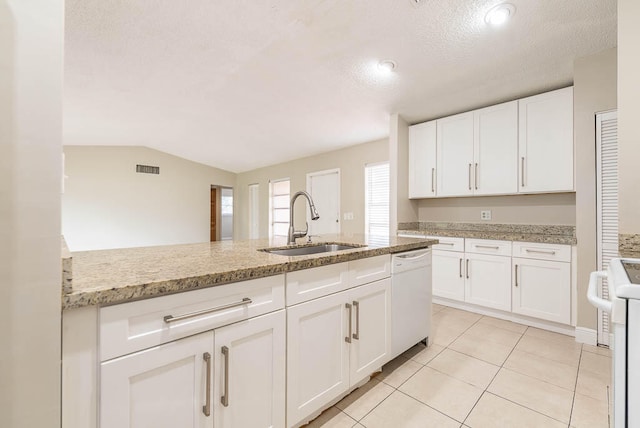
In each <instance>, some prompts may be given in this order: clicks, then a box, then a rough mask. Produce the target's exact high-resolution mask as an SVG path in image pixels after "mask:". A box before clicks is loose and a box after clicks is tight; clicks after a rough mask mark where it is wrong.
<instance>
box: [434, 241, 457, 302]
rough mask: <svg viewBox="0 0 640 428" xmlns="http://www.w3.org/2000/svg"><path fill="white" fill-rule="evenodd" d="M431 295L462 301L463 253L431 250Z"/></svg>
mask: <svg viewBox="0 0 640 428" xmlns="http://www.w3.org/2000/svg"><path fill="white" fill-rule="evenodd" d="M432 259H433V262H432V271H433V274H432V275H433V278H432V286H433V295H434V296H438V297H445V298H447V299H451V300H458V301H461V302H463V301H464V266H463V264H464V253H463V252H458V251H442V250H433V255H432Z"/></svg>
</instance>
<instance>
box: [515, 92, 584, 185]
mask: <svg viewBox="0 0 640 428" xmlns="http://www.w3.org/2000/svg"><path fill="white" fill-rule="evenodd" d="M518 107H519V121H520V122H519V125H520V132H519V134H520V135H519V139H518V140H519V156H520V163H519V172H520V174H519V177H520V178H519V191H520V193H531V192H570V191H573V189H574V186H573V88H572V87H571V88H564V89H560V90H557V91H552V92H547V93H545V94H540V95H535V96H533V97H528V98H523V99H521V100H519V101H518Z"/></svg>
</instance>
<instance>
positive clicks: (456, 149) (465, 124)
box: [436, 112, 473, 196]
mask: <svg viewBox="0 0 640 428" xmlns="http://www.w3.org/2000/svg"><path fill="white" fill-rule="evenodd" d="M436 124H437V152H438V170H437V177H438V179H437V183H436V184H437V188H438V196H467V195H472V194H473V187H472V186H473V183H472V180H473V171H472V167H473V112H469V113H463V114H457V115H455V116H450V117H447V118H444V119H438V120H437V121H436Z"/></svg>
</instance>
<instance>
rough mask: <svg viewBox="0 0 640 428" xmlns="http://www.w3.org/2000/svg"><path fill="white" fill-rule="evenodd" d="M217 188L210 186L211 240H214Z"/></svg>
mask: <svg viewBox="0 0 640 428" xmlns="http://www.w3.org/2000/svg"><path fill="white" fill-rule="evenodd" d="M217 190H218V189H216V188H213V187H212V188H211V229H210V231H211V242H213V241H215V240H216V229H217V216H218V191H217Z"/></svg>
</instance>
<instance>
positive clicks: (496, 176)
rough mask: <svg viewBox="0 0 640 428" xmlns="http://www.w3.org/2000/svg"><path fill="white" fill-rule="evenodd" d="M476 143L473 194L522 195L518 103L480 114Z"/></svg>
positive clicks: (481, 110)
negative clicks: (519, 188)
mask: <svg viewBox="0 0 640 428" xmlns="http://www.w3.org/2000/svg"><path fill="white" fill-rule="evenodd" d="M473 118H474V139H473V153H474V165H473V171H474V175H473V183H474V186H473V194H474V195H496V194H508V193H516V192H517V191H518V102H517V101H511V102H508V103H504V104H498V105H496V106H491V107H487V108H483V109H480V110H476V111H475V112H474V113H473Z"/></svg>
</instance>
